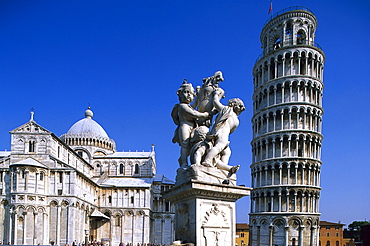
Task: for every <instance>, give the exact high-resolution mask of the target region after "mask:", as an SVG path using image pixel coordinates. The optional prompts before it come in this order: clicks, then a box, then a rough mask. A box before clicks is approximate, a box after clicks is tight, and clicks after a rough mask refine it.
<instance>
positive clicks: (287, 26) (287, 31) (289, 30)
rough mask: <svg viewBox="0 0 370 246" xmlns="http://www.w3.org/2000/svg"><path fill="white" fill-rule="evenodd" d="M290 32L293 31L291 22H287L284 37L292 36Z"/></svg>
mask: <svg viewBox="0 0 370 246" xmlns="http://www.w3.org/2000/svg"><path fill="white" fill-rule="evenodd" d="M292 30H293V27H292V22H291V21H289V22H288V23H287V24H286V28H285V35H290V34H292Z"/></svg>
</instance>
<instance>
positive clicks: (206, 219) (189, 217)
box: [163, 180, 251, 246]
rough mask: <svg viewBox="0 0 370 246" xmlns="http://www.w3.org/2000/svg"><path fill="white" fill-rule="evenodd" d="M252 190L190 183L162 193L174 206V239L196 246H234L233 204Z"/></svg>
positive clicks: (205, 183)
mask: <svg viewBox="0 0 370 246" xmlns="http://www.w3.org/2000/svg"><path fill="white" fill-rule="evenodd" d="M250 191H251V188H247V187H244V186H231V185H224V184H214V183H208V182H202V181H199V180H190V181H188V182H186V183H182V184H181V185H176V186H175V187H174V188H172V189H171V190H168V191H167V192H165V193H163V196H164V198H165V199H166V200H168V201H170V202H172V204H173V205H174V206H175V209H176V212H175V239H176V240H180V241H181V242H182V243H183V244H185V243H192V244H195V245H196V246H215V245H218V246H230V245H235V232H236V230H235V223H236V221H235V202H236V201H237V200H238V199H240V198H242V197H244V196H248V195H249V194H250Z"/></svg>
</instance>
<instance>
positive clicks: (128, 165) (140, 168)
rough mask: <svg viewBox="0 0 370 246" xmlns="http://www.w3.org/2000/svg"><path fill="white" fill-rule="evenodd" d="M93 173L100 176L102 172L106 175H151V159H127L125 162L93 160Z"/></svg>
mask: <svg viewBox="0 0 370 246" xmlns="http://www.w3.org/2000/svg"><path fill="white" fill-rule="evenodd" d="M93 166H94V175H95V176H100V175H102V174H103V173H105V174H107V175H108V176H152V175H153V169H152V161H151V160H145V161H139V160H137V161H127V162H115V161H113V162H110V161H95V162H94V164H93Z"/></svg>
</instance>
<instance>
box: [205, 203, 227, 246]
mask: <svg viewBox="0 0 370 246" xmlns="http://www.w3.org/2000/svg"><path fill="white" fill-rule="evenodd" d="M202 229H203V236H204V239H205V245H206V246H211V245H212V246H227V245H232V242H231V235H230V218H229V216H228V211H227V212H225V211H224V209H222V208H221V207H220V205H219V204H217V203H213V204H212V207H211V208H210V209H209V210H208V211H206V212H205V215H204V217H203V220H202Z"/></svg>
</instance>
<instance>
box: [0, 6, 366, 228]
mask: <svg viewBox="0 0 370 246" xmlns="http://www.w3.org/2000/svg"><path fill="white" fill-rule="evenodd" d="M269 4H270V1H269V0H254V1H251V0H244V1H241V0H228V1H227V0H224V1H220V0H214V1H199V0H198V1H195V0H187V1H183V0H175V1H174V0H171V1H169V0H162V1H140V0H138V1H126V0H122V1H118V0H117V1H92V0H90V1H87V0H80V1H71V0H64V1H47V0H34V1H26V0H3V1H0V83H1V100H0V108H1V120H0V150H5V149H8V150H9V149H10V134H9V133H8V132H9V131H10V130H13V129H14V128H16V127H17V126H20V125H22V124H24V123H25V122H27V121H28V120H29V118H30V113H29V112H30V108H31V107H33V108H34V109H35V120H36V122H37V123H39V124H40V125H42V126H44V127H45V128H47V129H49V130H50V131H52V132H54V133H55V134H56V135H58V136H60V135H62V134H63V133H65V132H66V131H67V130H68V129H69V128H70V127H71V126H72V124H74V123H75V122H76V121H77V120H79V119H81V118H83V117H84V111H85V109H86V108H87V106H88V105H90V106H91V108H92V110H93V112H94V120H96V121H97V122H98V123H100V124H101V125H102V126H103V127H104V128H105V130H106V131H107V133H108V135H109V136H110V137H111V138H113V139H114V140H115V141H116V144H117V149H118V150H120V151H122V150H125V151H128V150H131V151H136V150H138V151H142V150H146V151H149V150H150V148H151V144H155V150H156V154H157V171H158V173H163V174H165V175H166V176H167V177H168V178H171V179H174V178H175V175H176V169H177V167H178V163H177V158H178V155H179V147H178V146H177V145H175V144H172V142H171V139H172V135H173V131H174V129H175V125H174V124H173V122H172V119H171V117H170V112H171V109H172V107H173V105H174V104H175V103H177V96H176V90H177V89H178V87H179V86H180V85H181V83H182V81H183V79H184V78H186V79H187V80H188V81H189V82H191V83H193V85H194V86H196V85H201V83H202V78H204V77H208V76H211V75H213V73H214V72H215V71H217V70H221V71H222V72H223V74H224V77H225V81H224V82H222V84H221V87H222V88H223V89H224V90H225V91H226V100H227V99H230V98H234V97H240V98H241V99H242V100H243V101H244V102H245V104H246V107H247V110H246V111H245V112H244V113H243V114H242V115H241V116H240V121H241V125H240V126H239V128H238V129H237V130H236V131H235V132H234V133H233V134H232V135H231V148H232V151H233V153H232V157H231V160H230V164H233V165H236V164H240V165H241V166H242V167H241V169H240V171H239V172H238V183H239V184H245V185H246V186H250V185H251V178H250V168H249V165H250V164H251V146H250V141H251V140H252V136H251V129H252V126H251V117H252V109H251V107H252V99H251V98H252V93H253V86H252V72H251V71H252V68H253V65H254V63H255V60H256V58H257V57H258V55H259V54H260V53H261V48H260V47H261V43H260V42H259V35H260V32H261V30H262V27H263V25H264V23H265V22H266V20H267V19H268V17H269V15H268V14H267V13H268V9H269ZM296 5H298V6H306V7H307V8H309V9H311V10H312V12H313V13H314V14H315V15H316V17H317V19H318V23H319V24H318V29H317V31H316V42H317V43H319V44H320V45H321V47H322V48H323V51H324V53H325V55H326V63H325V68H324V84H325V89H324V100H323V104H324V111H325V113H324V118H323V134H324V140H323V147H322V160H323V166H322V171H321V181H322V182H321V186H322V188H323V190H322V193H321V201H320V211H321V213H322V216H321V219H322V220H328V221H332V222H338V221H341V222H342V223H345V224H349V223H351V222H352V221H353V220H364V219H367V220H369V219H370V212H369V211H370V205H369V204H370V161H369V160H370V140H369V137H370V136H369V135H370V134H369V132H370V131H369V122H370V116H369V106H370V100H369V98H370V97H369V93H370V84H369V83H368V78H369V77H370V69H369V65H370V62H369V61H370V59H369V57H370V56H369V55H370V52H369V51H370V48H369V47H370V44H369V40H370V32H369V26H370V2H369V1H365V0H363V1H345V0H337V1H333V0H328V1H322V0H311V1H299V0H280V1H277V0H274V1H273V12H277V11H279V10H282V9H284V8H287V7H290V6H296ZM226 100H225V101H224V103H226ZM248 213H249V198H248V197H245V198H243V199H241V200H240V201H238V203H237V221H238V222H248Z"/></svg>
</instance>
